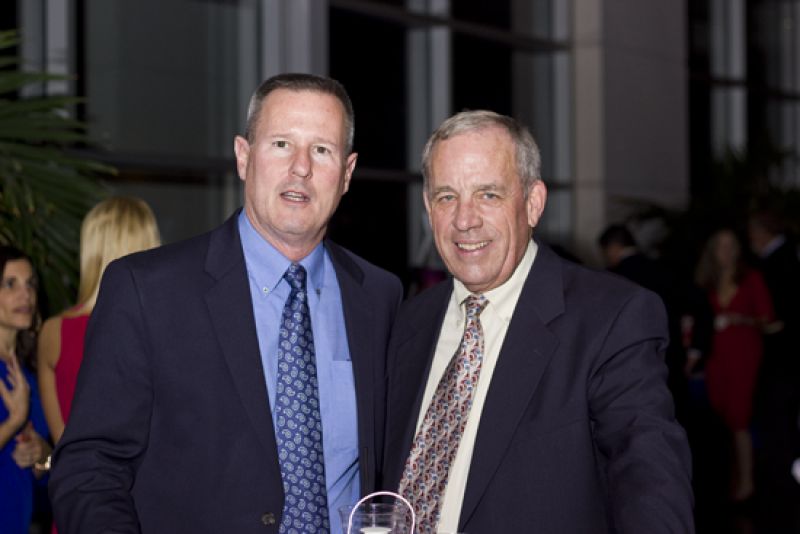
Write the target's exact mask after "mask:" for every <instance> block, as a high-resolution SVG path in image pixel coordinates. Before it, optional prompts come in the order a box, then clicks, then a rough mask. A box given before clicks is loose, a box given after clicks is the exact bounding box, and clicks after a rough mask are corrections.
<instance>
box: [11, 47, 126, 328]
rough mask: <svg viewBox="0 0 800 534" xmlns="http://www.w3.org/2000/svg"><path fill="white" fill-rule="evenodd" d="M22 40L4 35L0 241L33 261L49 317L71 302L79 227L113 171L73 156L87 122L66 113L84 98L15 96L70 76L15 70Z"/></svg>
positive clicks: (83, 142)
mask: <svg viewBox="0 0 800 534" xmlns="http://www.w3.org/2000/svg"><path fill="white" fill-rule="evenodd" d="M18 43H19V36H18V34H17V32H16V31H0V96H2V98H0V243H3V244H13V245H15V246H17V247H19V248H20V249H22V250H24V251H25V252H26V253H27V254H29V255H30V256H31V258H32V259H33V261H34V264H35V266H36V269H37V271H38V273H39V276H40V277H41V283H42V284H41V285H42V291H43V296H44V297H45V301H46V302H45V309H43V311H44V312H45V313H46V314H50V313H55V312H57V311H59V310H61V309H63V308H65V307H67V306H68V305H69V304H70V303H71V302H74V299H75V292H76V289H77V281H78V246H79V233H80V224H81V221H82V219H83V216H84V215H85V213H86V212H87V211H88V210H89V209H90V208H91V207H92V206H93V205H94V204H95V203H96V202H98V201H99V200H100V199H101V198H102V197H103V196H105V194H106V193H107V189H106V187H105V186H104V184H103V182H102V181H101V180H100V176H101V175H103V174H113V173H115V172H116V171H115V170H114V169H113V168H112V167H109V166H107V165H104V164H102V163H99V162H97V161H92V160H89V159H86V158H83V157H81V156H78V155H75V154H74V153H71V152H70V151H69V149H70V147H71V146H74V145H75V144H79V145H83V146H85V145H86V144H89V143H90V138H89V136H88V135H87V133H86V132H87V126H86V124H84V123H83V122H81V121H77V120H75V119H72V118H69V113H68V110H69V109H70V108H71V107H74V106H75V105H76V104H78V103H80V102H82V99H79V98H75V97H70V96H39V97H32V98H19V97H17V96H16V95H17V94H18V93H19V92H20V90H22V89H23V88H25V87H27V86H29V85H31V84H40V83H41V82H45V81H49V80H59V79H65V77H64V76H54V75H50V74H47V73H35V72H34V73H32V72H22V71H20V70H13V69H14V68H16V67H17V66H18V64H19V63H18V60H17V58H16V57H15V56H14V55H13V52H12V48H13V47H14V46H16V45H17V44H18Z"/></svg>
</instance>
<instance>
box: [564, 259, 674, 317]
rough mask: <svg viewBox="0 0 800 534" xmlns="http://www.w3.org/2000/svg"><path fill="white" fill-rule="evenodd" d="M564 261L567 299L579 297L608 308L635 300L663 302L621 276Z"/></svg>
mask: <svg viewBox="0 0 800 534" xmlns="http://www.w3.org/2000/svg"><path fill="white" fill-rule="evenodd" d="M562 261H563V265H564V267H563V272H564V291H565V295H566V297H567V299H569V298H570V297H577V298H580V299H581V300H583V301H584V302H586V301H587V300H588V301H590V302H592V301H596V302H598V303H605V305H606V306H607V305H609V304H612V303H617V304H618V305H622V304H624V303H625V302H627V301H629V300H631V299H633V298H643V299H645V300H655V301H657V302H659V303H660V302H661V297H659V296H658V295H657V294H656V293H655V292H653V291H651V290H650V289H647V288H645V287H643V286H641V285H639V284H637V283H635V282H632V281H631V280H629V279H628V278H625V277H623V276H621V275H619V274H615V273H612V272H609V271H606V270H601V269H593V268H591V267H586V266H584V265H578V264H576V263H572V262H570V261H567V260H562Z"/></svg>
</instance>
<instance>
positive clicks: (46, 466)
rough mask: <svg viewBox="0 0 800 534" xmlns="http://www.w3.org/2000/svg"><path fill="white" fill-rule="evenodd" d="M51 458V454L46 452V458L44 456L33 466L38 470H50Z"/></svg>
mask: <svg viewBox="0 0 800 534" xmlns="http://www.w3.org/2000/svg"><path fill="white" fill-rule="evenodd" d="M52 458H53V455H52V454H48V455H47V458H45V459H44V460H43V461H40V462H36V463H34V464H33V466H34V467H35V468H36V469H38V470H39V471H50V467H52Z"/></svg>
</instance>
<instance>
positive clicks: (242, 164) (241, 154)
mask: <svg viewBox="0 0 800 534" xmlns="http://www.w3.org/2000/svg"><path fill="white" fill-rule="evenodd" d="M233 152H234V154H236V172H238V173H239V179H240V180H241V181H243V182H244V181H245V180H246V179H247V161H248V160H249V159H250V143H248V142H247V139H245V138H244V137H242V136H241V135H237V136H236V137H235V138H234V139H233Z"/></svg>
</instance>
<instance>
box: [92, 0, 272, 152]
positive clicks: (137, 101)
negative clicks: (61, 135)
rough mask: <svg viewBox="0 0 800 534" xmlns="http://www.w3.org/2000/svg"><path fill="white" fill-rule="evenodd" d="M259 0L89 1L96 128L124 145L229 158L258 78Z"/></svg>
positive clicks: (117, 147)
mask: <svg viewBox="0 0 800 534" xmlns="http://www.w3.org/2000/svg"><path fill="white" fill-rule="evenodd" d="M257 5H258V2H256V0H240V1H237V2H197V1H193V0H137V1H136V2H128V1H122V0H86V5H85V9H84V13H85V14H86V16H85V20H84V27H85V33H84V42H83V50H84V51H85V58H84V59H85V93H86V96H87V97H88V103H87V105H86V114H87V118H88V120H89V122H90V124H91V128H92V129H91V134H92V135H93V136H94V137H95V138H96V139H99V140H101V141H102V142H104V143H106V144H107V145H108V146H109V147H110V148H111V149H112V150H113V151H115V152H131V153H140V154H153V155H158V154H171V155H176V156H211V157H229V156H230V153H231V143H232V139H233V136H234V134H235V133H237V132H239V131H241V129H242V124H243V122H244V110H245V109H246V107H247V99H248V97H249V94H250V92H251V91H252V90H253V88H254V87H255V86H256V85H257V83H258V80H257V76H258V72H259V69H258V58H257V47H255V46H253V42H254V41H255V36H256V35H257V34H258V28H257V21H258V19H259V18H258V17H257V16H256V13H257Z"/></svg>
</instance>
